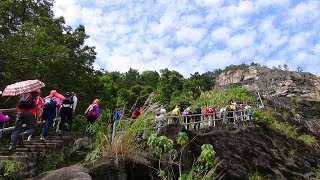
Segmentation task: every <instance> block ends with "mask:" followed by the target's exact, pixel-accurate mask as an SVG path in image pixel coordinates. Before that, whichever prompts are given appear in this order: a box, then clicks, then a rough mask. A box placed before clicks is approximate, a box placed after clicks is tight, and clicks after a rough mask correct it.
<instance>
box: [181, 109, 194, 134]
mask: <svg viewBox="0 0 320 180" xmlns="http://www.w3.org/2000/svg"><path fill="white" fill-rule="evenodd" d="M191 115H192V112H191V110H190V107H186V108H185V109H184V111H183V112H182V117H183V119H184V123H186V124H187V125H186V128H187V129H189V127H190V124H189V123H190V119H191Z"/></svg>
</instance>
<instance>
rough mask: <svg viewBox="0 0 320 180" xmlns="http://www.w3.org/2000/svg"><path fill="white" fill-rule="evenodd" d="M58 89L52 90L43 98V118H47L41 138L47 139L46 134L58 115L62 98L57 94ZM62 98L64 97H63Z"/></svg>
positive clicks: (42, 139)
mask: <svg viewBox="0 0 320 180" xmlns="http://www.w3.org/2000/svg"><path fill="white" fill-rule="evenodd" d="M56 93H57V91H55V90H52V91H51V92H50V95H49V96H47V97H45V98H44V99H43V101H44V104H43V114H42V117H43V119H45V120H46V122H45V124H43V127H42V133H41V137H40V140H41V141H45V140H46V136H47V135H48V132H49V129H50V127H51V126H52V124H53V121H54V119H55V118H56V116H57V112H58V110H59V108H60V106H61V99H60V98H59V97H58V96H56ZM61 98H62V97H61Z"/></svg>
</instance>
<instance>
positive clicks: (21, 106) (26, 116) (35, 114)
mask: <svg viewBox="0 0 320 180" xmlns="http://www.w3.org/2000/svg"><path fill="white" fill-rule="evenodd" d="M39 94H40V89H39V90H36V91H33V92H30V93H25V94H22V95H21V96H20V99H19V102H18V105H17V116H16V122H15V127H14V130H13V131H12V133H11V145H10V147H9V149H8V150H9V151H15V150H16V145H17V141H18V137H19V144H20V143H21V145H23V139H24V137H25V136H30V135H32V133H33V132H34V131H35V124H34V122H35V121H36V119H37V118H39V117H40V115H41V107H42V105H43V100H42V98H41V97H40V96H39ZM23 124H26V125H27V130H26V131H25V132H24V133H23V134H22V136H18V134H19V132H20V131H21V128H22V125H23Z"/></svg>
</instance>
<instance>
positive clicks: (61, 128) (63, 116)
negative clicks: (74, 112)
mask: <svg viewBox="0 0 320 180" xmlns="http://www.w3.org/2000/svg"><path fill="white" fill-rule="evenodd" d="M60 118H61V120H60V124H59V133H63V131H64V122H65V120H66V118H67V110H66V108H65V107H62V108H61V109H60Z"/></svg>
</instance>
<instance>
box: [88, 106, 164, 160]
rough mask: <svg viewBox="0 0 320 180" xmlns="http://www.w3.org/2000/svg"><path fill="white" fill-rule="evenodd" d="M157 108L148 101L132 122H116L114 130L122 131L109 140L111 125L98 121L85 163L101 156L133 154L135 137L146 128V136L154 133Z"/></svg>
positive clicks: (135, 149)
mask: <svg viewBox="0 0 320 180" xmlns="http://www.w3.org/2000/svg"><path fill="white" fill-rule="evenodd" d="M158 108H159V104H158V103H150V104H148V105H146V106H145V108H144V110H143V113H142V114H141V115H140V116H139V118H138V119H136V120H135V121H134V122H133V123H131V122H130V121H123V122H122V123H117V124H118V125H116V127H115V128H116V132H120V131H123V132H122V133H119V134H117V135H116V136H115V137H114V140H113V141H112V142H111V132H110V131H111V127H109V126H108V124H107V123H105V122H103V121H100V122H97V123H95V124H94V126H93V150H92V151H91V152H90V153H88V155H87V157H86V158H85V164H90V163H93V162H94V161H96V160H97V159H99V158H101V157H105V158H116V159H117V158H118V157H126V156H135V155H136V154H138V153H139V151H138V150H137V146H138V144H137V137H139V136H142V135H143V132H144V131H143V129H144V128H146V129H147V131H146V133H145V135H146V137H145V138H147V136H149V135H150V134H152V133H154V132H155V130H154V129H153V125H154V115H155V113H156V111H157V110H158Z"/></svg>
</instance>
